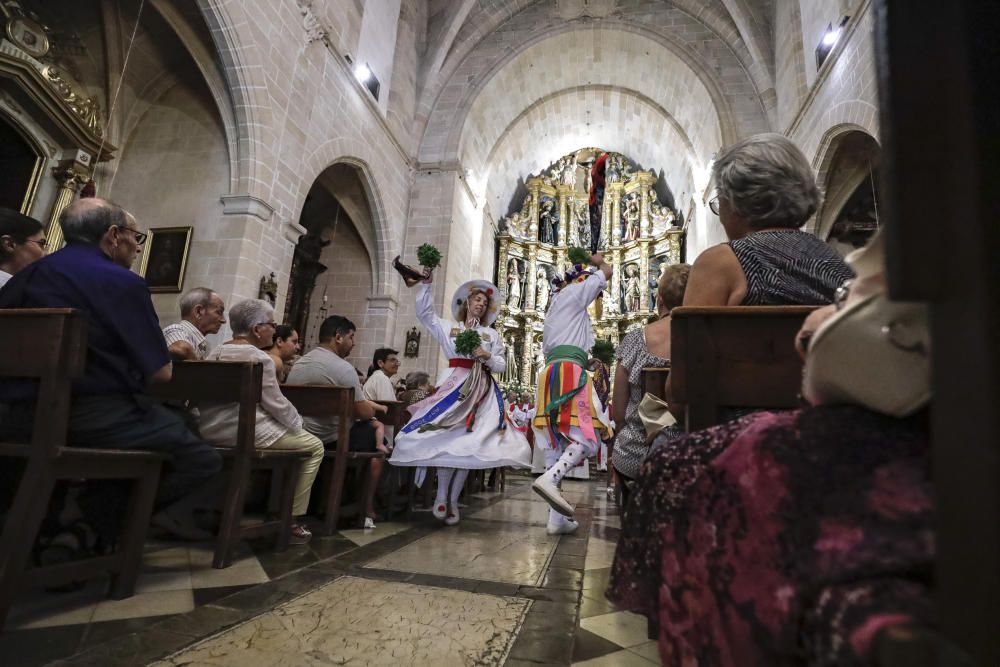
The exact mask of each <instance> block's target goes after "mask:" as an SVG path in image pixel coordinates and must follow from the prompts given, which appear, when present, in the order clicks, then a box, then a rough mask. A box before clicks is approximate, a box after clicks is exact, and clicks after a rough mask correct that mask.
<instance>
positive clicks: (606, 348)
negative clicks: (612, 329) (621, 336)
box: [590, 338, 615, 367]
mask: <svg viewBox="0 0 1000 667" xmlns="http://www.w3.org/2000/svg"><path fill="white" fill-rule="evenodd" d="M590 356H592V357H594V358H595V359H600V360H601V361H603V362H604V364H605V365H606V366H609V367H610V366H611V363H612V362H613V361H614V360H615V346H614V345H613V344H612V343H611V341H610V340H607V339H603V338H602V339H599V340H596V341H594V347H592V348H590Z"/></svg>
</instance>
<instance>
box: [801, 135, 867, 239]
mask: <svg viewBox="0 0 1000 667" xmlns="http://www.w3.org/2000/svg"><path fill="white" fill-rule="evenodd" d="M830 150H831V157H830V158H829V161H828V164H829V167H828V169H827V171H826V178H825V179H824V191H825V200H824V203H823V208H822V210H821V211H820V214H819V216H818V217H817V225H816V230H817V233H818V234H819V236H820V237H821V238H823V239H826V241H827V242H828V243H830V244H831V245H832V246H834V247H835V248H837V250H838V251H840V252H841V253H842V254H846V253H848V252H850V251H851V250H854V249H855V248H860V247H861V246H863V245H865V244H866V243H867V242H868V239H870V238H871V236H872V234H874V233H875V230H876V229H878V225H879V194H878V190H879V188H878V165H879V158H880V157H881V154H882V149H881V147H880V146H879V145H878V142H877V141H875V139H874V138H873V137H872V136H871V135H870V134H868V133H866V132H862V131H860V130H852V131H849V132H847V133H845V134H843V135H841V136H840V137H838V138H837V139H836V141H835V143H834V145H833V146H831V149H830Z"/></svg>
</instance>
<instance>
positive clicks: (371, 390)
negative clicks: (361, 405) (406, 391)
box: [365, 368, 396, 401]
mask: <svg viewBox="0 0 1000 667" xmlns="http://www.w3.org/2000/svg"><path fill="white" fill-rule="evenodd" d="M365 398H367V399H368V400H369V401H395V400H396V390H395V389H394V388H393V386H392V380H390V379H389V376H388V375H386V374H385V372H384V371H383V370H382V369H381V368H379V369H376V370H375V372H373V373H372V375H371V377H370V378H368V381H367V382H365Z"/></svg>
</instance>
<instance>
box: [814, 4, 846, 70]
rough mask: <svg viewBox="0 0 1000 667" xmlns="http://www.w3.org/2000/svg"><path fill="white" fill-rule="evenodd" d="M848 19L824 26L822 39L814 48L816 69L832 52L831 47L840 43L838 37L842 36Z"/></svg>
mask: <svg viewBox="0 0 1000 667" xmlns="http://www.w3.org/2000/svg"><path fill="white" fill-rule="evenodd" d="M850 18H851V17H850V16H845V17H844V18H842V19H840V21H839V22H838V23H837V25H833V24H832V23H828V24H827V25H826V30H825V31H824V32H823V37H822V38H820V40H819V44H818V45H817V46H816V69H819V68H820V67H822V66H823V62H824V61H825V60H826V58H827V56H829V55H830V52H831V51H833V47H834V46H836V45H837V42H839V41H840V37H841V36H842V35H843V34H844V26H846V25H847V21H848V20H849V19H850Z"/></svg>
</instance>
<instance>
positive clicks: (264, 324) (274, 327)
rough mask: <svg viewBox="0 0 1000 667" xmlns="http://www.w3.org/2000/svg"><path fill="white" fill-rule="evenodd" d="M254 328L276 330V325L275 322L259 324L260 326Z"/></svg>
mask: <svg viewBox="0 0 1000 667" xmlns="http://www.w3.org/2000/svg"><path fill="white" fill-rule="evenodd" d="M255 326H258V327H271V328H272V329H277V328H278V323H277V322H261V323H260V324H257V325H255Z"/></svg>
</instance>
